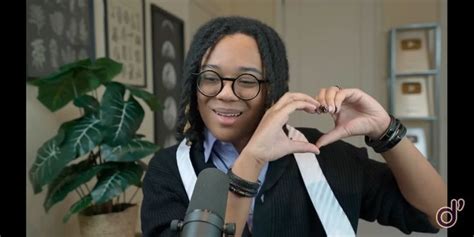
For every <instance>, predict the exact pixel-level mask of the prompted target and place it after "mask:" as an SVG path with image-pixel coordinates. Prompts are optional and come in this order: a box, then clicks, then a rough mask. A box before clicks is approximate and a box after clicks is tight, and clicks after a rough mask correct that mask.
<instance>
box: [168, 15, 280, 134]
mask: <svg viewBox="0 0 474 237" xmlns="http://www.w3.org/2000/svg"><path fill="white" fill-rule="evenodd" d="M236 33H242V34H245V35H248V36H250V37H252V38H254V39H255V40H256V42H257V45H258V49H259V53H260V58H261V61H262V64H263V73H264V75H265V76H264V77H265V79H267V80H269V83H268V84H267V85H268V87H267V96H266V101H265V109H268V108H270V106H271V105H272V104H274V103H275V102H276V101H277V100H278V99H279V98H280V97H281V96H282V95H283V94H284V93H285V92H287V91H288V60H287V56H286V49H285V45H284V44H283V41H282V40H281V38H280V37H279V36H278V34H277V33H276V32H275V30H273V29H272V28H270V27H269V26H267V25H265V24H264V23H262V22H260V21H258V20H255V19H250V18H244V17H237V16H230V17H218V18H215V19H213V20H211V21H209V22H207V23H206V24H204V25H203V26H201V27H200V28H199V29H198V31H197V32H196V34H195V35H194V37H193V40H192V42H191V46H190V48H189V51H188V54H187V57H186V60H185V62H184V68H183V79H184V80H183V84H182V94H181V101H180V104H179V110H178V113H179V114H178V122H177V134H176V138H177V139H178V141H181V140H182V139H184V138H186V139H187V140H188V142H189V141H190V142H191V143H193V142H197V141H200V140H203V139H204V136H203V131H204V122H203V121H202V118H201V115H200V114H199V111H198V105H197V96H196V89H197V85H196V76H195V74H196V73H198V72H199V70H200V67H201V61H202V59H203V57H204V55H205V53H206V52H207V51H208V50H212V48H213V47H214V46H215V45H216V44H217V43H218V42H219V40H220V39H222V38H223V37H224V36H226V35H232V34H236Z"/></svg>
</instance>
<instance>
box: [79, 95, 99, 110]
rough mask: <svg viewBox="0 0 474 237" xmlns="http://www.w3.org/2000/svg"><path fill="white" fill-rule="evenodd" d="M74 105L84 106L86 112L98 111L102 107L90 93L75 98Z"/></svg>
mask: <svg viewBox="0 0 474 237" xmlns="http://www.w3.org/2000/svg"><path fill="white" fill-rule="evenodd" d="M74 105H75V106H77V107H79V108H83V109H84V110H85V112H86V114H89V113H96V112H98V111H99V109H100V105H99V102H98V101H97V100H96V99H95V98H94V97H92V96H90V95H82V96H80V97H78V98H76V99H75V100H74Z"/></svg>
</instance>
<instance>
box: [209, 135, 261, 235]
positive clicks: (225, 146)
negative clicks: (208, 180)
mask: <svg viewBox="0 0 474 237" xmlns="http://www.w3.org/2000/svg"><path fill="white" fill-rule="evenodd" d="M204 136H205V140H204V161H205V162H206V163H207V161H208V160H209V158H211V159H212V163H213V164H214V165H215V166H216V167H217V168H218V169H219V170H221V171H222V172H224V173H227V171H228V169H230V168H232V166H233V165H234V162H235V160H236V159H237V157H238V156H239V152H238V151H237V149H235V147H234V145H232V143H227V142H221V141H219V140H217V139H216V137H214V135H212V133H211V132H210V131H209V130H208V129H205V131H204ZM267 170H268V163H266V164H265V165H264V166H263V168H262V170H261V171H260V174H259V176H258V180H259V181H260V183H261V184H263V182H264V181H265V175H266V173H267ZM261 187H262V185H260V188H261ZM260 188H259V191H260ZM254 206H255V198H252V205H251V206H250V213H249V218H248V220H247V225H248V226H249V229H250V230H251V229H252V220H253V209H254Z"/></svg>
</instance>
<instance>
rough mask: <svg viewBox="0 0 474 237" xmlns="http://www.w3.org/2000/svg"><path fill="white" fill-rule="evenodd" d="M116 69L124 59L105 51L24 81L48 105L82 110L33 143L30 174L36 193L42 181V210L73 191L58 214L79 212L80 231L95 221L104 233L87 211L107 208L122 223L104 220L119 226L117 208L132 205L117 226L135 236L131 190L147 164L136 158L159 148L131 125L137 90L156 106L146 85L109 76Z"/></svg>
mask: <svg viewBox="0 0 474 237" xmlns="http://www.w3.org/2000/svg"><path fill="white" fill-rule="evenodd" d="M121 70H122V64H120V63H118V62H115V61H113V60H111V59H109V58H100V59H97V60H91V59H85V60H80V61H77V62H73V63H70V64H67V65H64V66H62V67H60V69H59V70H58V71H57V72H54V73H52V74H50V75H48V76H46V77H43V78H39V79H35V80H32V81H30V82H29V83H30V84H32V85H34V86H37V87H38V97H37V98H38V100H39V101H40V102H41V103H42V104H43V105H44V106H46V107H47V108H48V109H49V110H50V111H51V112H55V111H57V110H59V109H61V108H63V107H64V106H65V105H67V104H68V103H70V102H73V104H74V105H75V106H76V107H78V108H79V110H80V111H81V113H80V117H78V118H76V119H74V120H72V121H67V122H64V123H63V124H61V126H60V128H59V130H58V132H57V134H56V135H55V136H54V137H52V138H50V139H49V140H47V141H46V142H45V143H44V144H43V145H42V146H41V147H40V148H39V149H38V152H37V157H36V160H35V162H34V163H33V165H32V166H31V168H30V170H29V179H30V182H31V184H32V186H33V189H34V193H35V194H37V193H40V192H42V191H43V189H44V187H45V186H47V196H46V198H45V201H44V204H43V206H44V208H45V210H46V212H47V211H48V210H49V209H50V208H51V207H52V206H54V205H55V204H57V203H59V202H61V201H62V200H64V198H65V197H66V196H67V195H68V194H69V193H71V192H72V193H76V194H77V195H78V196H79V199H78V201H77V202H76V203H74V204H73V205H72V206H71V207H70V209H69V211H68V212H67V213H66V214H65V216H64V218H63V221H64V222H67V221H68V219H69V218H70V217H71V215H73V214H76V213H79V214H80V215H79V221H80V226H81V233H82V234H83V235H86V236H87V235H88V234H87V233H86V232H87V231H86V230H89V231H92V232H94V231H96V230H92V229H91V228H92V226H97V225H99V226H98V227H99V230H100V231H101V233H100V236H103V235H104V229H103V227H100V224H91V223H88V220H87V219H86V217H91V218H92V217H98V218H99V219H101V218H104V216H105V215H104V214H111V215H110V216H113V217H112V218H118V219H116V220H115V221H118V222H121V223H116V224H113V225H110V223H109V224H108V225H109V226H107V229H109V228H112V227H113V226H117V227H120V228H123V225H124V224H123V221H122V220H123V219H122V218H121V217H116V215H117V214H119V213H130V214H129V215H130V216H131V218H132V220H130V221H125V222H130V223H132V225H133V226H131V228H132V229H131V230H130V231H132V232H130V233H124V232H125V230H123V229H120V230H119V231H120V234H121V235H123V234H125V235H129V236H133V233H134V231H135V224H136V220H137V213H138V207H137V205H136V204H134V203H133V198H134V196H135V194H136V192H137V191H138V190H139V188H140V187H141V181H142V177H143V172H144V171H145V169H146V164H145V163H144V162H142V161H141V160H140V159H142V158H144V157H147V156H149V155H151V154H153V153H155V152H156V151H157V150H158V147H157V146H156V145H155V144H153V143H151V142H148V141H146V140H144V139H143V138H144V136H143V135H140V134H137V133H136V131H137V130H138V128H139V127H140V125H141V123H142V121H143V117H144V110H143V108H142V106H141V105H140V104H139V103H138V102H137V100H136V98H140V99H142V100H143V101H144V102H146V104H147V105H148V106H149V107H150V109H151V110H153V111H155V110H157V109H159V104H158V101H157V99H156V97H155V96H154V95H152V94H151V93H149V92H146V91H144V90H141V89H138V88H135V87H132V86H128V85H124V84H122V83H118V82H114V81H112V79H113V78H114V76H116V75H117V74H119V73H120V72H121ZM101 86H104V87H105V91H104V93H103V96H102V98H101V99H100V100H99V99H98V98H97V93H96V89H97V88H99V87H101ZM91 92H95V93H92V94H93V95H95V96H91V95H89V94H91ZM88 93H89V94H88ZM91 183H94V184H95V185H90V184H91ZM130 186H136V187H137V190H136V191H135V193H134V194H133V195H132V197H128V198H127V197H126V195H125V190H126V189H127V188H128V187H130ZM110 232H112V231H110ZM92 234H94V233H92ZM96 234H97V233H96ZM112 235H114V236H117V235H116V234H113V233H112Z"/></svg>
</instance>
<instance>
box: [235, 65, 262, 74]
mask: <svg viewBox="0 0 474 237" xmlns="http://www.w3.org/2000/svg"><path fill="white" fill-rule="evenodd" d="M238 70H239V71H240V72H248V71H250V72H255V73H258V74H260V76H262V72H261V71H260V70H258V69H257V68H254V67H239V68H238Z"/></svg>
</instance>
